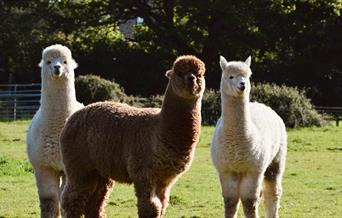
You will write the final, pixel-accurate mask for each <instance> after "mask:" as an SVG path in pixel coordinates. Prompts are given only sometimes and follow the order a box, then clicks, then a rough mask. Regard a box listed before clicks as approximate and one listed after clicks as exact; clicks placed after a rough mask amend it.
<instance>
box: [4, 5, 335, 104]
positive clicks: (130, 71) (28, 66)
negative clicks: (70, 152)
mask: <svg viewBox="0 0 342 218" xmlns="http://www.w3.org/2000/svg"><path fill="white" fill-rule="evenodd" d="M0 8H1V10H0V22H1V23H0V75H1V76H0V82H1V83H30V82H39V81H40V70H39V68H38V62H39V60H40V58H41V52H42V49H43V48H44V47H46V46H48V45H50V44H54V43H61V44H64V45H66V46H68V47H69V48H70V49H71V50H72V52H73V56H74V58H75V59H76V61H77V62H78V63H79V68H78V69H77V70H76V74H78V75H81V74H95V75H100V76H101V77H103V78H106V79H110V80H115V81H116V82H117V83H119V84H121V85H122V86H123V87H124V89H125V92H126V93H128V94H134V95H141V96H147V95H151V94H161V93H163V91H164V89H165V85H166V78H165V77H164V73H165V71H166V70H167V69H168V68H169V67H170V65H171V64H172V62H173V61H174V59H175V58H176V57H177V56H178V55H182V54H194V55H196V56H198V57H199V58H201V59H202V60H203V61H204V62H205V63H206V68H207V73H206V80H207V87H209V88H214V89H218V88H219V81H220V74H221V72H220V69H219V65H218V60H219V55H223V56H225V57H226V58H227V59H228V60H245V59H246V57H248V56H249V55H251V56H252V60H253V61H252V70H253V78H252V80H253V81H255V82H272V83H276V84H286V85H288V86H297V87H299V88H302V89H305V90H306V93H307V95H308V96H309V97H310V98H311V99H312V100H313V102H314V103H315V104H316V105H331V106H342V95H341V94H340V93H341V92H342V61H341V60H342V28H341V26H342V19H341V9H342V3H341V1H340V0H308V1H299V0H298V1H293V0H274V1H263V0H241V1H232V0H208V1H196V0H185V1H181V0H168V1H166V0H165V1H162V0H129V1H127V0H117V1H110V0H82V1H79V0H36V1H33V0H32V1H20V0H11V1H8V0H0ZM138 17H139V18H141V20H142V22H141V23H137V24H136V25H135V26H134V29H133V35H134V37H125V36H124V35H123V34H122V33H121V32H120V31H119V26H120V24H123V23H125V22H126V21H127V20H132V19H136V18H138Z"/></svg>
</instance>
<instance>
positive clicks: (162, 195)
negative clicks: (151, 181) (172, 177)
mask: <svg viewBox="0 0 342 218" xmlns="http://www.w3.org/2000/svg"><path fill="white" fill-rule="evenodd" d="M172 185H173V182H172V183H171V184H158V186H157V190H156V193H157V196H158V198H159V199H160V201H161V203H162V210H161V215H162V216H163V215H165V211H166V208H167V207H168V206H169V199H170V191H171V187H172Z"/></svg>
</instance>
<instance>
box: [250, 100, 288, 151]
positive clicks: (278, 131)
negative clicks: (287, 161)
mask: <svg viewBox="0 0 342 218" xmlns="http://www.w3.org/2000/svg"><path fill="white" fill-rule="evenodd" d="M249 106H250V112H251V121H252V123H253V124H254V126H255V128H256V129H257V131H258V134H259V135H260V137H262V141H263V142H264V144H265V145H264V146H271V147H273V152H272V154H274V153H275V152H276V151H277V150H279V148H280V147H281V146H286V138H287V133H286V128H285V124H284V122H283V120H282V119H281V118H280V117H279V115H278V114H277V113H276V112H275V111H274V110H272V109H271V108H270V107H268V106H266V105H264V104H261V103H257V102H251V103H250V104H249Z"/></svg>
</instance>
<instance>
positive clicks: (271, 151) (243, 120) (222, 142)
mask: <svg viewBox="0 0 342 218" xmlns="http://www.w3.org/2000/svg"><path fill="white" fill-rule="evenodd" d="M222 102H223V105H222V107H224V109H223V113H222V117H221V118H220V119H219V120H218V122H217V125H216V129H215V133H214V137H213V142H212V147H211V153H212V161H213V164H214V165H215V167H216V169H217V170H218V171H219V172H225V171H230V172H236V173H247V172H258V173H264V172H265V171H266V168H267V167H268V166H269V165H270V164H271V162H272V161H275V162H279V159H280V158H285V154H286V145H287V134H286V128H285V125H284V122H283V121H282V119H281V118H280V117H279V116H278V115H277V114H276V113H275V112H274V111H273V110H272V109H271V108H269V107H267V106H265V105H264V104H260V103H256V102H254V103H251V102H244V103H243V102H238V101H237V102H234V100H233V99H230V100H228V99H225V100H224V99H222ZM222 120H224V122H222ZM237 123H239V124H240V125H237Z"/></svg>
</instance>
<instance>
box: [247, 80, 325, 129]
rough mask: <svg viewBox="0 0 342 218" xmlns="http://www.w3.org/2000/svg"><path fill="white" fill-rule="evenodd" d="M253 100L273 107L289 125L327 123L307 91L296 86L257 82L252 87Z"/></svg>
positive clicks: (318, 124)
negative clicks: (307, 95) (306, 93)
mask: <svg viewBox="0 0 342 218" xmlns="http://www.w3.org/2000/svg"><path fill="white" fill-rule="evenodd" d="M251 100H252V101H257V102H261V103H264V104H266V105H268V106H270V107H271V108H273V109H274V110H275V111H276V112H277V113H278V114H279V116H280V117H282V118H283V120H284V122H285V124H286V126H287V127H305V126H321V125H323V124H324V123H325V120H324V119H323V117H322V115H320V114H319V113H318V112H317V111H316V110H315V109H314V106H313V105H312V104H311V101H310V99H309V98H307V97H306V96H305V91H303V90H299V89H298V88H295V87H288V86H285V85H282V86H278V85H275V84H256V85H253V87H252V91H251Z"/></svg>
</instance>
